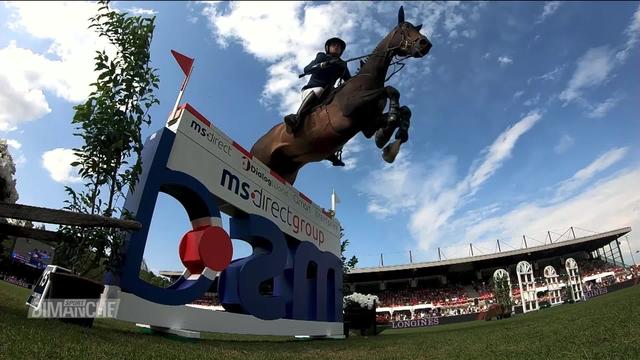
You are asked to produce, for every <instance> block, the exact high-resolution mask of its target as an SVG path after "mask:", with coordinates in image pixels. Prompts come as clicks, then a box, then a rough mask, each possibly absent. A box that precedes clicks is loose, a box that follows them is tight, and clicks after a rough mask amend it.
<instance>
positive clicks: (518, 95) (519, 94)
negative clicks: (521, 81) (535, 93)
mask: <svg viewBox="0 0 640 360" xmlns="http://www.w3.org/2000/svg"><path fill="white" fill-rule="evenodd" d="M522 95H524V91H522V90H520V91H516V93H515V94H513V98H514V99H517V98H519V97H520V96H522Z"/></svg>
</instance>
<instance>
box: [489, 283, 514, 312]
mask: <svg viewBox="0 0 640 360" xmlns="http://www.w3.org/2000/svg"><path fill="white" fill-rule="evenodd" d="M491 281H492V282H493V288H494V294H495V298H496V302H497V303H498V304H500V305H503V306H504V309H509V310H511V307H512V306H513V300H512V299H511V287H510V286H509V277H508V276H501V277H499V278H498V279H496V278H491Z"/></svg>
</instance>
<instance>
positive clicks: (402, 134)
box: [382, 106, 411, 163]
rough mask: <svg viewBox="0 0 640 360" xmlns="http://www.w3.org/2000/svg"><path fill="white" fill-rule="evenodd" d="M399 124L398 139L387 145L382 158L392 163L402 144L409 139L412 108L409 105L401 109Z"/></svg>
mask: <svg viewBox="0 0 640 360" xmlns="http://www.w3.org/2000/svg"><path fill="white" fill-rule="evenodd" d="M399 113H400V114H399V118H400V120H399V124H398V131H397V132H396V140H395V141H394V142H392V143H391V144H389V145H387V146H385V148H384V149H383V150H382V158H383V159H384V161H386V162H388V163H392V162H393V161H394V160H395V159H396V156H398V153H399V152H400V145H402V144H403V143H405V142H407V140H409V126H410V125H411V110H410V109H409V107H408V106H402V107H401V108H400V109H399ZM392 131H393V130H392Z"/></svg>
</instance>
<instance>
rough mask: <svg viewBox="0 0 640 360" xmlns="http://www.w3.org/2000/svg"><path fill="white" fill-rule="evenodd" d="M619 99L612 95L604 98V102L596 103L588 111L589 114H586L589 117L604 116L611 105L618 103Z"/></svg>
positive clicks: (611, 107)
mask: <svg viewBox="0 0 640 360" xmlns="http://www.w3.org/2000/svg"><path fill="white" fill-rule="evenodd" d="M619 101H620V98H617V97H612V98H609V99H607V100H605V101H604V102H601V103H600V104H596V106H594V107H593V109H592V110H591V111H590V112H589V114H587V116H588V117H590V118H601V117H604V116H605V115H607V113H608V112H609V110H611V109H613V107H614V106H616V105H617V104H618V102H619Z"/></svg>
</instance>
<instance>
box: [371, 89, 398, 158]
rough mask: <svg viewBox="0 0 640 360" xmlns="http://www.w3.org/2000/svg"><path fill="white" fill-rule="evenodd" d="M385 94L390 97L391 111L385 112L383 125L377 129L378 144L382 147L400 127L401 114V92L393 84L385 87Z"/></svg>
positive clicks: (376, 138) (376, 139)
mask: <svg viewBox="0 0 640 360" xmlns="http://www.w3.org/2000/svg"><path fill="white" fill-rule="evenodd" d="M385 94H386V96H387V98H388V99H389V112H387V113H385V114H384V115H383V116H384V121H383V125H382V126H381V127H380V129H378V131H376V137H375V141H376V146H377V147H378V148H379V149H382V148H383V147H384V146H385V144H386V143H387V142H389V139H391V135H393V131H394V130H395V128H396V127H398V118H399V116H400V92H399V91H398V90H397V89H396V88H394V87H393V86H387V87H386V88H385Z"/></svg>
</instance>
